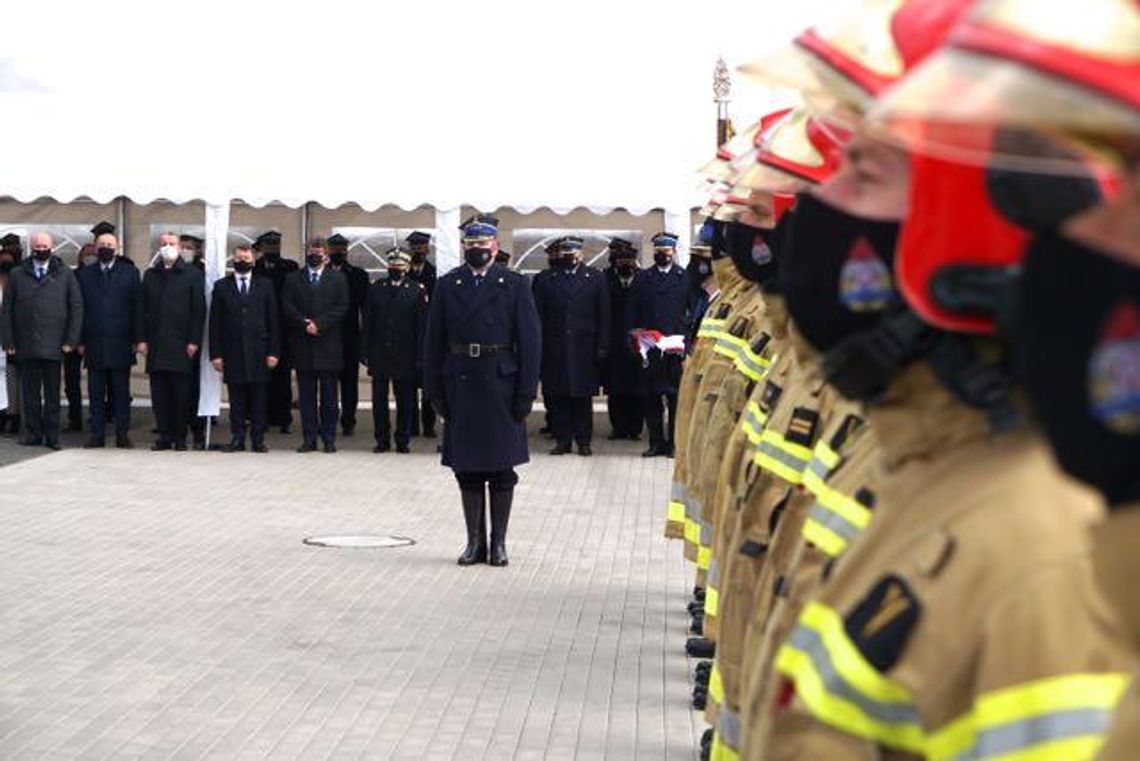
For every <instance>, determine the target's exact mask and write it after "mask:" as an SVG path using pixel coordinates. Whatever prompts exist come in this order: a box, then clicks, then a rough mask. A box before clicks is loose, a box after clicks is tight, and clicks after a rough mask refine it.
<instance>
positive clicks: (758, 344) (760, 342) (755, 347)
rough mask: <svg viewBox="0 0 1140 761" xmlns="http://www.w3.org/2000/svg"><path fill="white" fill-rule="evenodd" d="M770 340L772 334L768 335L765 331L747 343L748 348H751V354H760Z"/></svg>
mask: <svg viewBox="0 0 1140 761" xmlns="http://www.w3.org/2000/svg"><path fill="white" fill-rule="evenodd" d="M771 342H772V336H770V335H768V334H767V333H761V334H760V335H758V336H757V337H756V338H755V339H754V340H753V341H752V343H751V344H750V345H749V348H751V349H752V353H753V354H762V353H763V352H764V350H765V349H767V348H768V344H770V343H771Z"/></svg>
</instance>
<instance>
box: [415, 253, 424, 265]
mask: <svg viewBox="0 0 1140 761" xmlns="http://www.w3.org/2000/svg"><path fill="white" fill-rule="evenodd" d="M426 261H427V254H424V253H413V254H412V264H423V263H424V262H426Z"/></svg>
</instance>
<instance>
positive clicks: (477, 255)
mask: <svg viewBox="0 0 1140 761" xmlns="http://www.w3.org/2000/svg"><path fill="white" fill-rule="evenodd" d="M492 256H494V252H493V251H491V249H489V248H487V247H485V246H472V247H471V248H465V249H463V261H465V262H467V264H468V265H469V266H470V267H472V268H473V269H482V268H483V267H485V266H487V262H489V261H491V257H492Z"/></svg>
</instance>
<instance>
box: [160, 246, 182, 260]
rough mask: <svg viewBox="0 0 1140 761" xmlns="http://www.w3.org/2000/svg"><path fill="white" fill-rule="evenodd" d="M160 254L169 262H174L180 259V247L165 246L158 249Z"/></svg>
mask: <svg viewBox="0 0 1140 761" xmlns="http://www.w3.org/2000/svg"><path fill="white" fill-rule="evenodd" d="M158 255H159V256H160V257H162V261H164V262H167V263H168V264H169V263H170V262H173V261H175V260H176V259H178V247H177V246H163V247H162V248H160V249H158Z"/></svg>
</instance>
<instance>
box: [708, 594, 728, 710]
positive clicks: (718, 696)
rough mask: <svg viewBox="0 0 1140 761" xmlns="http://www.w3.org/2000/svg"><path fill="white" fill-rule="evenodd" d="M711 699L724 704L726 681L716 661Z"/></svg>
mask: <svg viewBox="0 0 1140 761" xmlns="http://www.w3.org/2000/svg"><path fill="white" fill-rule="evenodd" d="M705 594H708V592H705ZM709 700H712V701H713V702H714V703H716V704H717V705H718V706H722V705H724V681H723V680H722V679H721V678H720V666H719V665H718V664H717V663H716V662H715V661H714V662H713V667H712V672H711V673H710V674H709Z"/></svg>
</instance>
